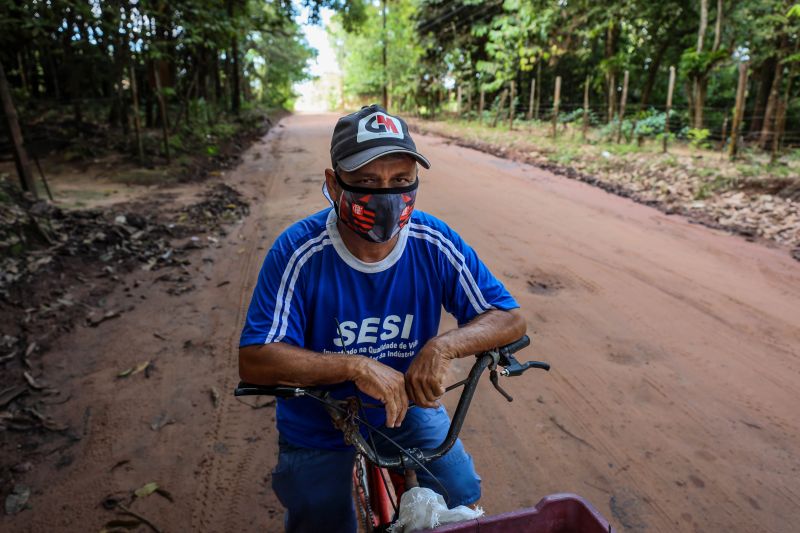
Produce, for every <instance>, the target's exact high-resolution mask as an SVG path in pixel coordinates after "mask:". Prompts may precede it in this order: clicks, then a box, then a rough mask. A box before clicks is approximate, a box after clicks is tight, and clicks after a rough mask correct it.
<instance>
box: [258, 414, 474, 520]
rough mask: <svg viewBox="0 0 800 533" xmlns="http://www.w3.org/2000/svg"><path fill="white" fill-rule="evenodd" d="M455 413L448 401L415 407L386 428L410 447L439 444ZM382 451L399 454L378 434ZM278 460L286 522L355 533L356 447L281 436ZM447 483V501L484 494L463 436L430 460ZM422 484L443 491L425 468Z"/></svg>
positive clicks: (277, 482)
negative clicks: (307, 443)
mask: <svg viewBox="0 0 800 533" xmlns="http://www.w3.org/2000/svg"><path fill="white" fill-rule="evenodd" d="M449 426H450V417H448V416H447V412H446V411H445V410H444V408H443V407H439V408H438V409H422V408H420V407H412V408H411V409H409V411H408V413H407V414H406V418H405V419H404V420H403V423H402V424H401V426H400V427H399V428H392V429H389V428H380V429H381V431H383V432H384V433H386V435H387V436H389V437H391V438H392V439H393V440H395V441H396V442H397V443H398V444H400V445H401V446H403V447H405V448H422V449H426V448H435V447H436V446H438V445H439V444H440V443H441V442H442V441H443V440H444V438H445V436H446V435H447V429H448V428H449ZM374 439H375V446H376V447H377V448H378V451H379V452H380V453H382V454H386V455H389V454H397V453H398V451H397V448H395V447H394V446H393V445H392V444H391V443H389V442H388V441H387V440H386V439H384V438H383V437H381V436H378V435H375V436H374ZM278 444H279V452H278V465H277V466H276V467H275V470H274V471H273V472H272V488H273V490H274V491H275V494H276V495H277V496H278V499H279V500H280V502H281V503H282V504H283V506H284V507H285V508H286V514H285V517H284V519H285V526H286V531H287V532H290V533H306V532H308V533H316V532H318V531H325V532H330V533H336V532H341V533H353V532H355V531H356V530H357V525H356V513H355V506H354V503H353V497H352V483H351V482H352V474H353V464H354V461H355V450H354V449H352V448H350V449H347V450H320V449H315V448H301V447H298V446H294V445H292V444H290V443H288V442H286V440H284V439H283V438H281V437H279V438H278ZM426 466H427V468H428V470H430V471H431V473H432V474H433V475H434V476H435V477H436V479H438V480H439V483H441V484H442V485H443V486H444V487H445V488H446V489H447V493H448V494H447V495H448V496H449V498H448V500H447V505H448V506H449V507H451V508H452V507H455V506H457V505H468V504H471V503H474V502H476V501H478V500H479V499H480V497H481V486H480V482H481V478H480V477H479V476H478V474H476V473H475V467H474V465H473V464H472V457H470V455H469V454H468V453H467V452H466V451H465V450H464V445H463V444H462V443H461V439H459V440H457V441H456V444H455V445H454V446H453V448H451V449H450V451H449V452H447V454H445V456H444V457H442V458H441V459H439V460H437V461H434V462H432V463H430V464H428V465H426ZM417 479H418V480H419V484H420V486H421V487H427V488H430V489H432V490H434V491H436V492H441V491H442V489H441V487H439V484H438V483H436V481H434V479H433V478H432V477H431V476H430V475H429V474H428V473H427V472H425V471H423V470H417Z"/></svg>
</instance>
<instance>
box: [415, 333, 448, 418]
mask: <svg viewBox="0 0 800 533" xmlns="http://www.w3.org/2000/svg"><path fill="white" fill-rule="evenodd" d="M453 357H454V355H453V354H451V353H450V351H448V349H447V347H446V346H444V345H443V343H441V342H438V341H437V338H436V337H434V338H433V339H431V340H430V341H428V342H427V343H426V344H425V346H423V347H422V350H420V351H419V353H418V354H417V355H416V357H414V360H413V361H412V362H411V366H409V367H408V371H407V372H406V392H407V394H408V397H409V399H410V400H411V401H413V402H414V403H415V404H417V405H418V406H420V407H438V405H439V403H438V402H437V400H438V399H439V398H441V397H442V395H443V394H444V375H445V372H446V371H447V366H448V364H449V363H450V359H452V358H453Z"/></svg>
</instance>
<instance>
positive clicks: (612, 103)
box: [605, 20, 620, 122]
mask: <svg viewBox="0 0 800 533" xmlns="http://www.w3.org/2000/svg"><path fill="white" fill-rule="evenodd" d="M619 33H620V30H619V24H614V21H613V20H612V21H610V22H609V23H608V28H607V30H606V48H605V59H606V60H610V59H611V58H612V57H614V55H615V54H616V53H617V40H618V38H619ZM606 80H607V82H608V100H607V101H608V122H611V121H612V120H613V119H614V112H615V111H616V100H617V80H616V69H615V68H613V67H612V68H610V69H609V71H608V73H607V74H606Z"/></svg>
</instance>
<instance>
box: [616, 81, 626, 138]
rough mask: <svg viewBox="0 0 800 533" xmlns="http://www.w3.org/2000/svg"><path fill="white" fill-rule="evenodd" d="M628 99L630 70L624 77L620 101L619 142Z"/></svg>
mask: <svg viewBox="0 0 800 533" xmlns="http://www.w3.org/2000/svg"><path fill="white" fill-rule="evenodd" d="M627 101H628V71H627V70H626V71H625V77H624V78H623V79H622V97H621V98H620V101H619V116H618V117H619V118H618V120H619V123H618V124H617V144H619V143H620V141H621V140H622V121H623V120H625V104H626V103H627Z"/></svg>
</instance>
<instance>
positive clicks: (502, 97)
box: [492, 89, 508, 128]
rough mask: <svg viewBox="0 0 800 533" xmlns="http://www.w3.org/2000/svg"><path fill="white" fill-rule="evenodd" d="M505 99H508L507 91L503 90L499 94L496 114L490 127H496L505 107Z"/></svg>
mask: <svg viewBox="0 0 800 533" xmlns="http://www.w3.org/2000/svg"><path fill="white" fill-rule="evenodd" d="M506 98H508V89H503V92H502V93H501V94H500V104H499V105H498V106H497V114H495V116H494V120H493V121H492V127H493V128H496V127H497V121H498V120H500V115H501V114H502V112H503V107H505V105H506Z"/></svg>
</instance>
